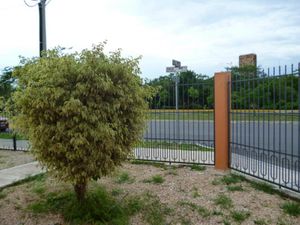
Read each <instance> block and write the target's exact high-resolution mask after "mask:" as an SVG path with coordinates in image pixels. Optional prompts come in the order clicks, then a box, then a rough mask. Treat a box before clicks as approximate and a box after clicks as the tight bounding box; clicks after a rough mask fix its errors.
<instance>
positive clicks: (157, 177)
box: [144, 175, 165, 184]
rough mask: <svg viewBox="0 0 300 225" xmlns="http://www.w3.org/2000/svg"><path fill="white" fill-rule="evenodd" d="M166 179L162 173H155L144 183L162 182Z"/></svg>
mask: <svg viewBox="0 0 300 225" xmlns="http://www.w3.org/2000/svg"><path fill="white" fill-rule="evenodd" d="M164 181H165V179H164V178H163V177H162V176H161V175H154V176H152V177H151V178H149V179H145V180H144V183H153V184H162V183H163V182H164Z"/></svg>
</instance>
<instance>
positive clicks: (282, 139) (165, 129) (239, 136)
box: [144, 120, 300, 155]
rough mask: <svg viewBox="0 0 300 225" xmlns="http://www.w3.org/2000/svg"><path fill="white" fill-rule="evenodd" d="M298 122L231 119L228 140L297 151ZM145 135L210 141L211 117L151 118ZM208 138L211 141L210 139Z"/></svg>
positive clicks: (199, 141) (294, 153)
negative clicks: (209, 118) (187, 118)
mask: <svg viewBox="0 0 300 225" xmlns="http://www.w3.org/2000/svg"><path fill="white" fill-rule="evenodd" d="M299 136H300V133H299V123H298V122H296V121H294V122H291V121H289V122H286V123H284V122H279V121H275V122H273V121H272V122H269V123H268V122H263V121H251V122H246V121H233V122H231V142H233V143H239V144H240V145H245V146H253V147H255V148H260V149H261V150H262V151H263V150H264V151H266V150H271V151H274V152H281V153H287V154H292V155H300V152H299V149H298V148H299ZM144 138H145V139H155V140H160V141H163V140H165V141H172V140H176V139H177V140H178V141H182V142H183V140H184V142H190V143H199V144H204V145H211V144H212V141H213V140H214V124H213V121H192V120H189V121H187V120H184V121H183V120H181V121H179V122H178V123H176V121H175V120H165V121H163V120H156V121H155V120H152V121H150V122H149V123H148V129H147V130H146V132H145V134H144ZM209 140H210V141H209Z"/></svg>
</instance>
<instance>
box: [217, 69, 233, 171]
mask: <svg viewBox="0 0 300 225" xmlns="http://www.w3.org/2000/svg"><path fill="white" fill-rule="evenodd" d="M230 80H231V73H230V72H220V73H215V77H214V92H215V94H214V97H215V112H214V113H215V168H216V169H220V170H226V169H228V168H229V126H230V121H229V118H228V113H229V110H230V106H229V105H230V104H228V103H229V102H230V101H229V98H230V92H229V90H228V89H229V85H228V82H229V81H230Z"/></svg>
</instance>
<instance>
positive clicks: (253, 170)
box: [230, 64, 300, 192]
mask: <svg viewBox="0 0 300 225" xmlns="http://www.w3.org/2000/svg"><path fill="white" fill-rule="evenodd" d="M299 69H300V64H299V65H298V66H297V68H295V67H294V66H293V65H292V66H291V67H287V66H285V67H278V68H272V69H268V70H267V71H260V72H257V73H247V72H243V73H240V72H237V73H233V74H232V81H231V112H230V117H231V138H230V148H231V152H230V158H231V163H230V166H231V168H232V169H235V170H237V171H239V172H242V173H245V174H248V175H251V176H254V177H257V178H260V179H263V180H267V181H269V182H272V183H274V184H277V185H279V186H280V187H284V188H287V189H291V190H294V191H297V192H299V191H300V177H299V175H300V143H299V136H300V78H299V77H300V72H299Z"/></svg>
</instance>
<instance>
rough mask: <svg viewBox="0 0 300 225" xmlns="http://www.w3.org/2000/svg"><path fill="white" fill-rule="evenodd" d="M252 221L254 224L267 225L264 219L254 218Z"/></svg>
mask: <svg viewBox="0 0 300 225" xmlns="http://www.w3.org/2000/svg"><path fill="white" fill-rule="evenodd" d="M253 222H254V224H256V225H267V224H268V223H267V222H266V221H265V220H264V219H256V220H254V221H253Z"/></svg>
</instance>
